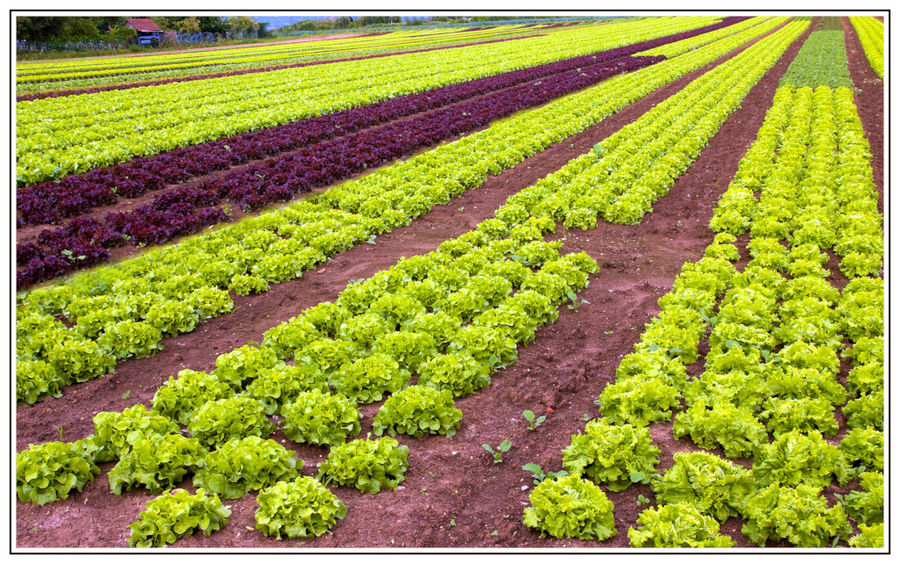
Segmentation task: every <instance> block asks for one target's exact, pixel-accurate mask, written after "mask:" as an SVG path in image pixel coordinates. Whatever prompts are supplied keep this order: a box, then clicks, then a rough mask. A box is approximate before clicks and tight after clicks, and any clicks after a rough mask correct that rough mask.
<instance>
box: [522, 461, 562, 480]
mask: <svg viewBox="0 0 900 564" xmlns="http://www.w3.org/2000/svg"><path fill="white" fill-rule="evenodd" d="M522 470H526V471H528V472H531V473H532V475H534V483H535V485H537V484H540V483H541V482H543V481H544V480H546V479H548V478H560V477H562V476H568V475H569V473H568V472H566V471H565V470H559V471H557V472H544V470H543V469H542V468H541V465H540V464H535V463H534V462H529V463H528V464H525V465H524V466H522Z"/></svg>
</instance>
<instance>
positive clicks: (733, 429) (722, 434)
mask: <svg viewBox="0 0 900 564" xmlns="http://www.w3.org/2000/svg"><path fill="white" fill-rule="evenodd" d="M672 432H673V434H674V435H675V438H676V439H677V438H680V437H683V436H685V435H689V436H690V437H691V440H693V441H694V442H695V443H697V445H699V446H701V447H703V448H709V449H712V448H718V447H721V448H722V449H723V450H724V451H725V456H728V457H729V458H739V457H746V456H753V454H754V453H755V452H756V451H757V450H759V448H761V447H762V446H763V445H764V444H766V443H767V442H768V440H769V436H768V434H767V433H766V428H765V427H763V425H762V423H760V422H759V420H758V419H757V418H756V417H755V416H754V415H753V413H752V412H751V411H750V410H749V409H746V408H738V407H735V406H734V404H731V403H716V404H715V405H713V406H711V407H707V405H706V403H705V402H704V401H696V402H694V404H693V405H691V407H689V408H688V409H687V410H686V411H683V412H682V413H679V414H678V415H677V416H676V417H675V425H674V426H673V428H672Z"/></svg>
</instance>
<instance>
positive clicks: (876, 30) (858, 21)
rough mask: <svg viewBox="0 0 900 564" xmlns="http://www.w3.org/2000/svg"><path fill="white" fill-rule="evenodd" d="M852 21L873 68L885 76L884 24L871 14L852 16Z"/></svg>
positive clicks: (881, 75)
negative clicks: (870, 15)
mask: <svg viewBox="0 0 900 564" xmlns="http://www.w3.org/2000/svg"><path fill="white" fill-rule="evenodd" d="M850 23H851V24H853V28H854V29H855V30H856V33H857V35H859V42H860V43H861V44H862V48H863V52H864V53H865V54H866V59H868V60H869V64H870V65H872V70H874V71H875V73H876V74H877V75H878V76H880V77H881V78H884V24H883V23H882V22H880V21H878V20H876V19H875V18H873V17H869V16H855V17H851V18H850Z"/></svg>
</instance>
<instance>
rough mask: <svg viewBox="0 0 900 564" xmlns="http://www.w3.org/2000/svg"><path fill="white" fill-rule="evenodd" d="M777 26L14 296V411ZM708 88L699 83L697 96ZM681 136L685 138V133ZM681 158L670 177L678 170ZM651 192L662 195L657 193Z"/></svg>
mask: <svg viewBox="0 0 900 564" xmlns="http://www.w3.org/2000/svg"><path fill="white" fill-rule="evenodd" d="M782 23H783V21H778V20H777V19H776V20H775V21H773V22H768V23H764V24H761V25H759V26H756V27H754V28H751V29H748V30H745V31H744V32H741V33H739V34H736V35H733V36H731V37H728V38H726V39H722V40H719V41H717V42H715V43H712V44H710V45H708V46H706V47H703V48H701V49H697V50H695V51H691V52H689V53H687V54H685V55H682V56H679V57H676V58H674V59H671V60H668V61H664V62H662V63H658V64H656V65H654V66H652V67H649V68H646V69H642V70H640V71H637V72H635V73H632V74H629V75H620V76H616V77H614V78H612V79H610V80H609V81H606V82H605V83H603V84H601V85H599V86H597V87H594V88H590V89H587V90H585V91H583V92H580V93H576V94H573V95H570V96H567V97H564V98H561V99H560V100H558V101H555V102H552V103H550V104H547V105H545V106H543V107H541V108H538V109H535V110H529V111H526V112H521V113H519V114H517V115H515V116H512V117H510V118H507V119H504V120H501V121H499V122H497V123H495V124H494V125H492V126H491V127H489V128H487V129H485V130H483V131H480V132H478V133H475V134H473V135H469V136H466V137H464V138H462V139H460V140H458V141H455V142H452V143H447V144H444V145H442V146H440V147H438V148H436V149H433V150H431V151H428V152H426V153H423V154H421V155H418V156H415V157H413V158H411V159H409V160H406V161H403V162H399V163H396V164H394V165H392V166H389V167H386V168H383V169H380V170H378V171H375V172H373V173H372V174H369V175H366V176H363V177H361V178H359V179H357V180H353V181H350V182H345V183H343V184H341V185H338V186H336V187H334V188H332V189H330V190H328V191H326V192H325V193H324V194H322V195H321V196H319V197H318V198H311V199H307V200H301V201H299V202H296V203H294V204H291V205H289V206H287V207H284V208H281V209H279V210H275V211H271V212H266V213H264V214H262V215H260V216H258V217H254V218H250V219H245V220H243V221H241V222H239V223H236V224H232V225H228V226H225V227H222V228H218V229H214V230H210V231H209V232H207V233H205V234H203V235H200V236H196V237H191V238H188V239H185V240H183V241H182V242H180V243H179V244H176V245H167V246H163V247H160V248H158V249H154V250H151V251H149V252H147V253H145V254H143V255H141V256H139V257H135V258H132V259H127V260H125V261H123V262H121V263H119V264H116V265H111V266H104V267H100V268H97V269H94V270H91V271H88V272H85V273H81V274H78V275H76V276H74V277H72V278H70V279H68V280H64V281H61V282H57V283H54V284H52V285H49V286H46V287H43V288H39V289H36V290H33V291H31V292H29V293H24V294H20V295H19V296H18V298H17V309H16V359H17V365H16V382H17V383H16V397H17V401H18V402H19V403H34V402H35V401H38V400H40V399H41V398H43V397H46V396H48V395H59V394H60V393H61V390H62V387H63V386H65V385H69V384H72V383H76V382H84V381H87V380H89V379H92V378H96V377H98V376H102V375H104V374H107V373H108V372H110V371H112V370H113V369H114V368H115V365H116V363H117V362H119V361H121V360H124V359H128V358H134V357H142V356H150V355H153V354H155V353H156V352H157V351H158V350H159V349H160V348H161V345H160V344H159V343H160V341H161V340H162V339H163V338H164V337H166V336H172V335H178V334H182V333H186V332H189V331H192V330H193V329H194V328H195V327H196V326H197V325H198V324H200V323H202V322H203V321H205V320H206V319H209V318H211V317H215V316H218V315H222V314H224V313H227V312H229V311H231V310H232V309H233V302H232V300H231V297H230V295H229V293H228V291H229V290H230V291H234V292H235V293H237V294H240V295H247V294H249V293H257V292H263V291H266V290H267V289H268V288H269V284H270V283H278V282H283V281H286V280H292V279H296V278H299V277H301V276H302V273H303V272H304V271H305V270H308V269H310V268H313V267H315V266H316V265H318V264H320V263H322V262H323V261H325V260H328V258H330V257H331V256H333V255H335V254H337V253H338V252H340V251H343V250H346V249H349V248H351V247H353V246H355V245H357V244H360V243H362V242H366V241H371V240H372V238H373V237H376V236H377V235H379V234H381V233H385V232H387V231H390V230H392V229H393V228H395V227H398V226H403V225H407V224H408V223H410V222H411V221H412V220H413V218H415V217H418V216H419V215H422V214H424V213H426V212H427V211H429V210H430V209H431V208H432V207H433V206H435V205H439V204H444V203H447V202H449V201H451V200H452V199H453V198H454V197H456V196H458V195H459V194H461V193H462V192H464V191H465V190H466V189H473V188H477V187H479V186H481V184H482V183H483V182H484V181H485V179H486V178H487V176H488V175H492V174H498V173H499V172H500V171H502V170H504V169H506V168H510V167H513V166H515V165H516V164H518V163H519V162H521V161H522V160H524V159H526V158H528V157H529V156H531V155H533V154H535V153H538V152H540V151H542V150H544V149H546V148H547V147H549V146H550V145H552V144H553V143H556V142H559V141H561V140H563V139H565V138H567V137H569V136H571V135H574V134H576V133H578V132H580V131H582V130H584V129H586V128H588V127H590V126H591V125H594V124H596V123H598V122H600V121H602V120H603V119H605V118H606V117H608V116H609V115H611V114H613V113H615V112H616V111H618V110H619V109H621V108H622V107H624V106H625V105H627V104H629V103H631V102H634V101H636V100H639V99H640V98H642V97H643V96H645V95H647V94H649V93H650V92H652V91H654V90H656V89H657V88H659V87H661V86H663V85H665V84H668V83H670V82H672V81H673V80H676V79H677V78H678V77H680V76H683V75H684V74H686V73H688V72H690V71H692V70H695V69H697V68H699V67H701V66H703V65H705V64H707V63H709V62H711V61H713V60H715V59H716V58H718V57H720V56H721V55H723V54H725V53H728V52H729V51H731V50H732V49H734V48H735V47H737V46H739V45H741V44H743V43H745V42H746V41H748V40H749V39H752V38H753V37H756V36H758V35H759V34H762V33H765V32H766V31H770V30H771V29H772V28H773V27H775V26H777V25H780V24H782ZM803 25H808V24H805V23H792V24H789V26H788V29H789V30H790V31H789V32H779V33H781V35H779V37H781V38H783V37H784V34H785V33H798V32H799V31H798V30H799V29H800V28H802V26H803ZM745 85H746V83H745ZM711 87H712V86H711V85H710V84H709V83H707V86H706V87H705V88H711ZM721 93H722V92H720V94H721ZM732 103H733V101H732ZM718 119H721V116H718V117H716V118H710V120H705V121H704V122H703V123H704V124H705V125H704V127H705V131H706V134H708V133H709V129H710V127H711V123H710V122H711V121H712V120H718ZM681 124H682V126H683V127H688V126H689V124H686V123H684V121H683V120H682V122H681ZM670 140H671V139H670ZM686 143H687V141H686ZM690 143H691V145H690V146H682V147H681V150H682V151H681V152H682V153H684V154H688V153H690V154H695V153H696V151H698V150H699V149H700V148H702V146H703V145H704V144H705V143H703V142H699V143H698V142H696V141H694V140H691V141H690ZM498 147H502V148H503V149H501V150H498ZM684 154H682V155H681V156H679V157H678V162H677V163H676V164H677V166H674V165H673V167H672V169H671V172H670V173H671V174H674V171H676V170H678V169H679V168H680V167H683V166H684V164H685V163H684V161H685V159H686V158H687V157H685V156H684ZM623 158H624V157H623ZM581 162H582V163H584V164H587V163H588V162H589V159H583V160H582V161H581ZM640 164H641V165H642V166H643V165H644V164H645V163H640ZM658 186H659V188H658V189H667V184H665V182H663V183H660V184H659V185H658ZM579 213H581V212H575V215H574V216H573V217H574V218H576V219H577V218H578V214H579ZM591 214H592V215H594V216H596V215H597V214H596V213H593V212H589V215H591ZM581 215H584V214H583V213H581ZM60 316H65V320H66V321H68V322H69V324H70V325H71V326H67V325H66V324H65V323H63V322H62V321H61V320H60V319H58V317H60Z"/></svg>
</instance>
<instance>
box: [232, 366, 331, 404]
mask: <svg viewBox="0 0 900 564" xmlns="http://www.w3.org/2000/svg"><path fill="white" fill-rule="evenodd" d="M310 390H322V391H328V381H327V380H326V378H325V375H324V374H323V373H322V371H321V370H319V367H318V366H316V365H315V364H312V363H305V364H304V363H301V364H293V365H287V364H285V365H280V366H276V367H275V368H269V369H265V370H262V371H261V372H260V373H259V375H258V376H257V377H256V379H254V380H253V381H252V382H250V383H249V384H248V385H247V388H246V389H245V390H244V394H245V395H247V396H249V397H251V398H254V399H257V400H259V401H261V402H262V403H263V405H264V406H265V407H266V415H274V414H275V413H277V412H278V411H279V409H281V407H282V406H284V405H287V404H288V403H290V402H291V401H293V400H294V399H296V397H297V395H298V394H300V393H301V392H308V391H310Z"/></svg>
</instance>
